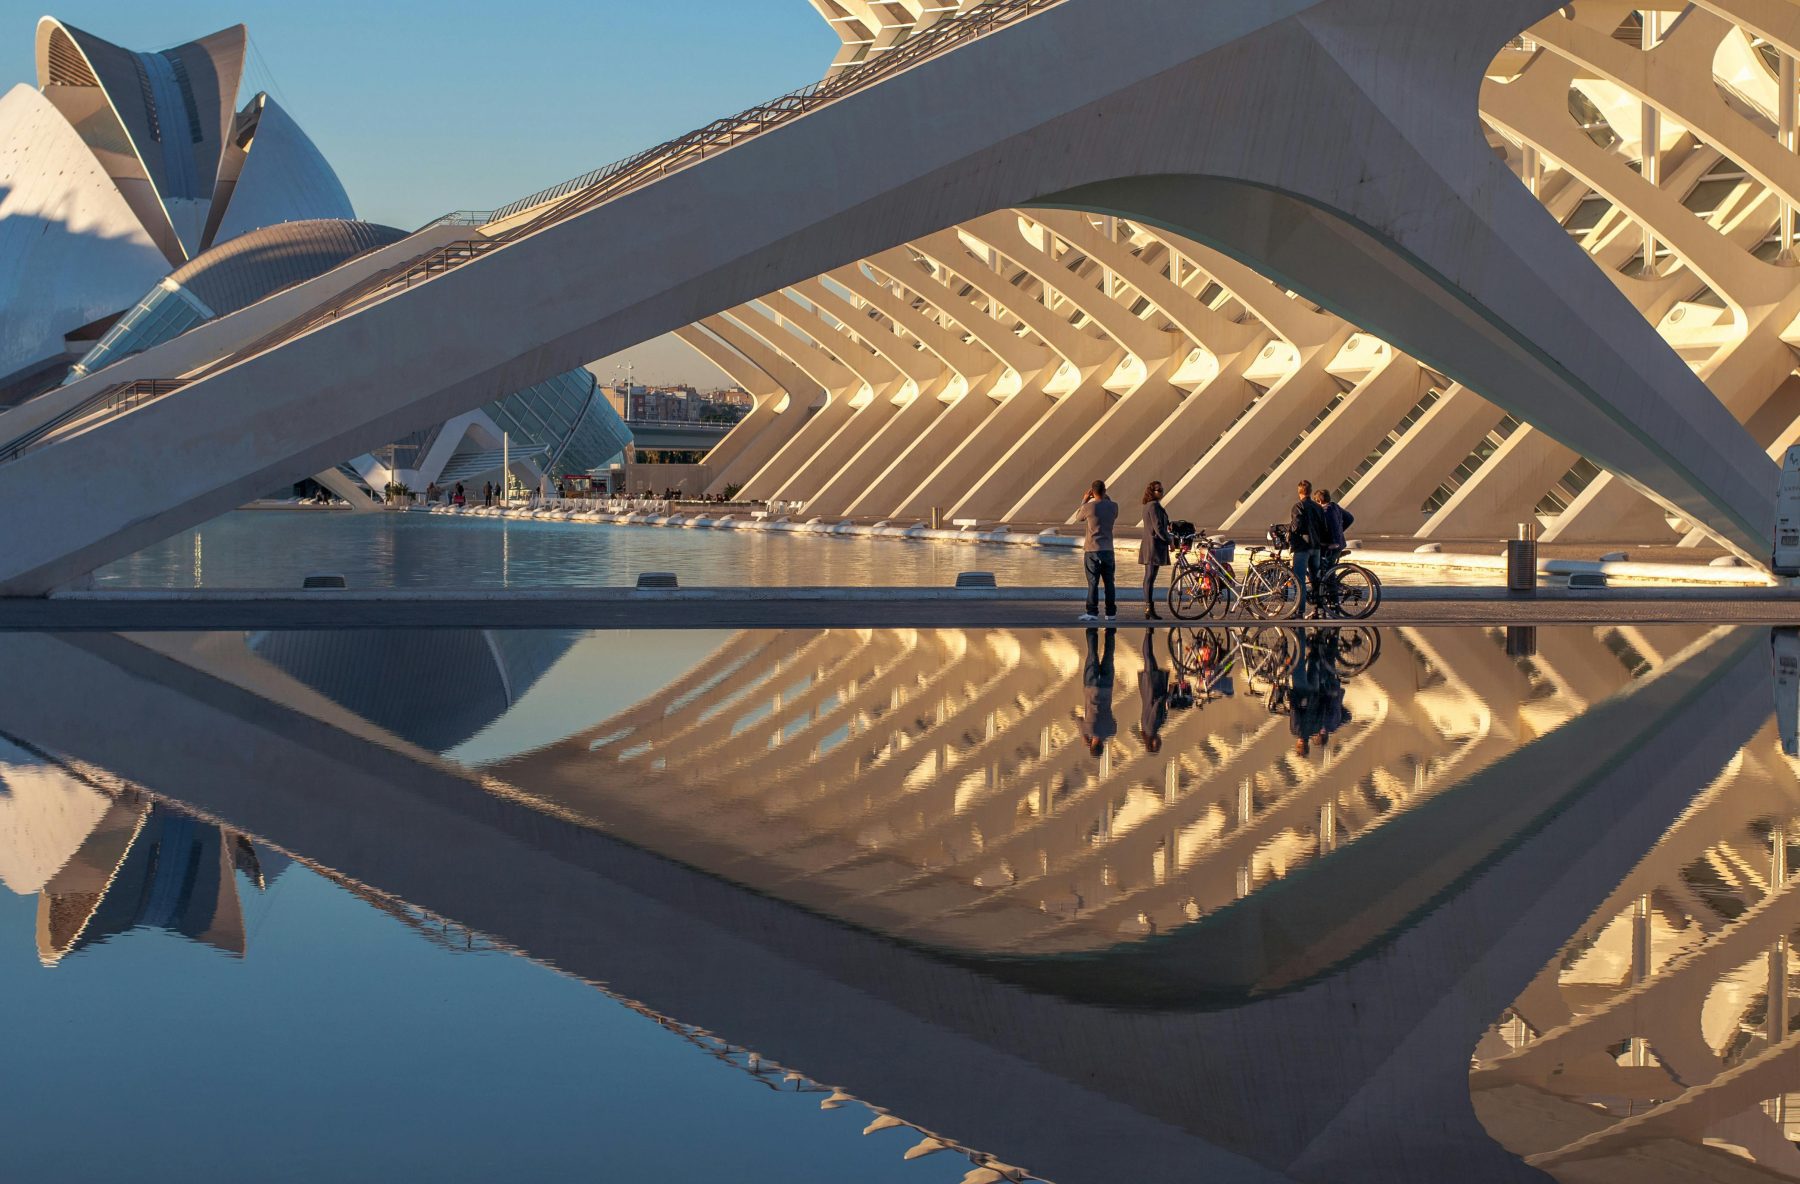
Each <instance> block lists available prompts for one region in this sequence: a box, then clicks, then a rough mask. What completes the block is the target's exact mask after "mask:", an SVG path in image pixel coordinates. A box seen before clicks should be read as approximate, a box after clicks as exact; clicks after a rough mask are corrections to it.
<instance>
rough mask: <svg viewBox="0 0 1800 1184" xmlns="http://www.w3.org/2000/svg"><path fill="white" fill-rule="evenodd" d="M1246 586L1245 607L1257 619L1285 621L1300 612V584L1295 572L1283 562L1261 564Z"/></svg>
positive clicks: (1251, 574) (1272, 561) (1255, 568)
mask: <svg viewBox="0 0 1800 1184" xmlns="http://www.w3.org/2000/svg"><path fill="white" fill-rule="evenodd" d="M1244 583H1245V589H1244V594H1243V596H1244V605H1245V607H1246V608H1248V609H1249V610H1250V612H1251V613H1252V614H1253V615H1254V616H1258V617H1261V618H1262V619H1263V620H1265V621H1285V620H1287V619H1288V618H1289V617H1291V616H1293V615H1294V614H1295V613H1296V612H1298V611H1299V609H1300V581H1299V580H1297V579H1295V578H1294V569H1293V568H1291V567H1289V566H1288V565H1287V564H1285V563H1283V562H1281V561H1280V560H1279V559H1265V560H1263V561H1262V562H1261V563H1259V564H1257V565H1256V566H1255V567H1254V568H1252V569H1251V570H1250V573H1249V575H1248V576H1247V577H1246V578H1245V580H1244ZM1252 589H1254V591H1252Z"/></svg>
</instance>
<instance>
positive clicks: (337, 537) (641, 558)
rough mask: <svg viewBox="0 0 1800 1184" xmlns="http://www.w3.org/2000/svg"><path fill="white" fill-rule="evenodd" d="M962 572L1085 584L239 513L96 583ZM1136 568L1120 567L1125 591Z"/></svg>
mask: <svg viewBox="0 0 1800 1184" xmlns="http://www.w3.org/2000/svg"><path fill="white" fill-rule="evenodd" d="M966 570H980V571H991V572H993V573H994V575H995V577H996V578H997V579H998V580H999V581H1000V582H1001V583H1003V584H1010V585H1013V586H1015V587H1018V586H1033V587H1039V586H1045V585H1052V584H1079V583H1080V582H1081V578H1082V575H1081V556H1080V554H1079V552H1070V551H1042V550H1039V549H1038V548H1036V547H1000V546H976V545H972V544H971V545H969V546H956V545H946V544H941V543H930V542H910V541H904V540H899V539H869V538H839V537H836V536H820V535H794V534H790V533H786V532H763V531H745V532H741V533H740V532H736V531H721V530H677V529H665V528H660V527H645V526H613V525H611V524H605V523H592V522H586V523H583V522H532V521H525V522H521V521H513V520H510V519H485V518H478V519H469V518H462V519H459V518H452V517H449V516H446V515H438V514H422V513H420V514H345V513H330V512H306V511H282V510H239V511H236V512H234V513H230V514H226V515H225V516H223V517H221V518H218V519H216V520H214V521H212V522H209V523H207V524H206V525H204V526H199V527H195V528H194V529H192V530H187V531H183V532H181V533H180V534H178V535H175V536H173V537H172V538H169V539H165V540H164V541H162V542H160V543H157V544H156V545H155V546H152V547H147V548H145V549H144V550H142V551H140V552H138V553H137V554H135V555H132V556H130V557H128V558H126V559H122V560H120V561H119V562H117V563H112V564H108V565H107V566H106V567H103V568H101V569H100V571H99V572H98V573H96V576H95V582H96V583H97V584H98V585H99V586H101V587H125V588H130V587H145V588H297V587H299V586H300V581H301V580H302V579H303V578H304V577H305V576H306V575H308V574H309V573H311V572H338V573H341V574H342V575H344V576H345V577H346V578H347V580H348V582H349V584H350V586H351V587H353V588H434V587H450V588H581V587H588V588H604V587H626V586H629V585H631V584H633V583H635V582H636V580H637V576H638V573H640V572H646V571H672V572H674V573H676V575H677V576H678V577H679V578H680V580H681V582H682V584H683V585H685V586H688V587H694V586H709V587H710V586H726V587H729V586H733V585H736V586H743V587H782V586H796V585H797V586H822V587H840V586H874V587H885V586H890V585H903V584H915V585H924V586H939V587H941V586H945V585H949V584H953V583H954V582H955V581H956V573H957V572H959V571H966ZM1140 576H1141V570H1140V569H1136V568H1129V569H1127V570H1124V571H1123V572H1122V574H1121V578H1122V579H1124V580H1125V581H1126V583H1127V585H1128V586H1129V585H1130V584H1132V583H1134V582H1135V581H1136V580H1137V579H1138V578H1139V577H1140Z"/></svg>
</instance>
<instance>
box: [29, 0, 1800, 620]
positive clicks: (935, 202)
mask: <svg viewBox="0 0 1800 1184" xmlns="http://www.w3.org/2000/svg"><path fill="white" fill-rule="evenodd" d="M818 7H820V9H821V11H822V12H824V14H825V15H826V17H827V19H829V20H831V22H832V24H833V26H834V27H835V28H837V29H838V30H839V31H840V32H841V33H842V34H843V35H844V41H845V50H844V53H843V54H842V55H840V56H839V58H838V60H837V61H836V62H835V63H834V64H833V65H832V67H831V68H830V71H829V73H828V76H827V77H826V79H825V80H823V81H821V82H820V83H817V84H814V85H813V86H811V87H808V88H805V89H804V90H801V91H798V92H795V93H793V94H790V95H786V96H783V97H781V98H779V99H776V100H773V101H771V102H768V103H765V104H762V105H760V106H758V107H756V108H753V109H751V110H750V111H746V112H743V113H740V114H738V115H735V116H731V117H729V118H725V119H720V120H717V121H715V122H714V123H712V124H709V125H708V126H707V127H705V128H703V129H699V130H698V131H696V132H694V133H691V134H689V135H687V136H683V137H681V138H679V139H677V140H674V141H671V142H670V143H668V144H664V145H659V146H657V147H655V148H652V149H649V150H647V151H645V152H643V153H640V154H639V155H638V156H635V157H633V158H631V159H629V160H626V161H623V162H620V163H618V164H616V165H613V166H609V167H607V168H604V169H600V170H597V171H595V172H592V173H589V174H585V175H583V176H582V177H579V178H576V179H575V180H573V181H571V182H569V183H567V184H566V185H563V186H558V187H557V188H555V189H553V190H549V191H546V192H545V193H542V194H537V195H534V196H533V197H530V198H527V199H524V200H523V201H520V202H516V203H513V204H512V205H510V206H508V207H506V208H504V209H502V210H500V211H495V212H492V213H489V214H483V215H480V216H468V215H459V216H456V217H452V218H449V219H445V220H440V222H438V223H435V224H433V225H432V226H430V227H427V228H425V229H424V230H422V231H420V232H418V233H416V234H414V235H412V236H409V237H408V238H406V239H402V240H400V241H399V242H396V243H393V244H391V245H389V246H386V247H383V248H380V249H378V250H375V251H371V252H369V253H367V254H365V255H363V256H360V257H358V259H355V260H351V261H350V262H348V263H346V264H344V265H343V266H340V267H338V268H336V269H334V270H333V271H330V272H328V273H326V274H324V275H322V276H319V277H317V278H316V279H315V280H312V281H309V282H308V283H306V284H299V285H295V286H293V287H290V288H286V289H283V290H281V291H278V292H275V293H273V294H271V295H270V296H269V297H267V298H266V299H264V300H262V301H260V302H258V303H255V304H252V305H249V306H247V307H245V308H242V309H240V310H238V311H237V312H235V313H233V314H231V315H230V316H224V317H220V318H218V319H217V320H216V321H213V322H209V323H208V324H206V325H203V326H200V327H198V328H196V329H193V330H190V331H189V332H188V333H185V334H183V335H182V336H180V337H178V338H176V339H174V340H172V341H169V342H166V343H164V344H163V345H161V346H157V347H155V348H153V349H149V350H146V351H144V352H143V353H141V354H138V355H135V356H134V357H132V358H128V359H126V360H125V361H123V362H119V363H115V364H114V365H113V366H111V367H108V368H107V370H106V371H103V372H101V373H98V374H93V375H89V376H87V377H86V378H83V379H80V380H78V381H75V382H71V383H69V384H68V385H67V386H64V387H62V388H60V389H59V390H57V391H54V392H52V393H51V394H49V395H46V396H43V397H41V398H39V399H34V400H32V401H31V402H30V403H27V404H25V405H23V406H20V407H18V408H15V409H14V410H12V411H9V412H7V413H6V414H4V415H0V499H3V500H6V501H8V503H9V504H14V505H24V504H30V505H32V506H33V507H34V508H35V507H36V506H37V505H39V503H41V504H42V507H43V513H42V514H37V513H35V512H34V513H33V514H30V515H26V516H24V520H27V521H31V522H33V523H34V532H33V534H32V535H31V536H29V537H24V538H21V539H19V540H17V541H16V543H15V545H11V546H8V547H6V548H3V549H0V589H4V590H8V591H13V592H30V591H43V590H46V589H48V588H51V587H55V586H57V585H58V584H60V583H63V582H65V581H68V580H70V579H76V578H79V577H80V576H81V575H82V574H83V573H85V572H87V571H90V570H92V568H93V567H95V566H97V565H98V564H99V563H103V562H105V561H107V560H108V559H110V558H113V557H116V556H118V555H122V554H126V553H129V552H130V551H131V550H133V549H135V548H136V547H139V546H143V545H145V544H147V543H149V542H153V541H155V540H156V539H158V538H160V537H163V536H165V535H167V534H169V533H171V532H173V531H174V530H177V529H180V528H182V527H184V526H186V525H190V524H193V523H196V522H199V521H203V520H205V519H206V518H208V517H211V516H213V515H216V514H218V513H221V512H223V511H225V510H227V509H229V508H231V507H232V506H234V505H237V504H241V503H242V502H243V501H244V500H247V499H248V498H249V497H253V496H256V495H258V494H260V493H262V492H264V491H265V490H267V489H268V488H271V487H272V486H274V485H276V484H278V483H280V482H281V481H285V480H292V479H293V478H294V477H295V476H298V475H304V474H306V473H309V472H319V471H321V470H329V469H331V468H332V467H333V466H335V465H336V464H338V463H339V462H340V461H341V460H342V459H343V458H344V457H345V456H350V455H356V454H358V453H361V452H367V451H370V450H374V449H377V448H379V447H381V446H383V445H384V444H386V443H387V442H390V441H393V440H396V439H399V438H402V437H404V436H406V434H407V433H410V432H415V431H421V430H429V429H431V427H432V425H436V424H443V423H444V422H445V421H446V420H448V419H450V418H452V417H455V416H458V415H464V414H468V413H470V412H472V411H474V410H476V409H478V408H481V407H483V406H486V405H488V404H490V403H492V402H493V401H494V400H495V399H497V398H499V397H501V396H503V395H504V394H505V393H507V392H509V391H515V390H519V389H521V388H524V387H528V386H530V385H532V384H535V383H540V382H544V381H546V380H547V379H548V378H551V377H553V376H555V375H558V374H562V373H566V372H568V371H569V370H570V369H571V368H572V367H574V366H577V365H580V364H582V363H583V362H585V361H587V360H590V359H592V358H595V357H601V356H606V355H607V354H610V353H613V352H616V351H617V350H619V349H623V348H627V347H629V346H631V345H634V344H636V343H638V342H641V341H643V340H646V339H648V338H649V337H652V336H655V335H658V334H661V333H665V332H671V331H675V332H679V333H681V334H682V335H683V336H684V337H685V338H686V339H687V340H689V341H690V342H691V343H692V344H694V346H695V347H696V348H697V349H699V350H700V351H701V352H702V353H704V354H706V355H707V356H708V357H710V358H711V359H712V360H713V361H715V362H717V363H718V364H719V365H721V366H722V367H724V368H725V369H726V370H727V371H728V372H730V373H731V374H732V375H733V376H734V377H735V378H736V379H737V380H738V381H739V383H740V384H742V385H743V386H744V387H745V388H746V389H747V390H749V391H750V392H751V393H752V394H753V395H754V396H755V398H756V400H757V406H756V409H755V410H754V411H753V412H752V414H750V415H749V416H747V417H746V419H745V420H744V421H743V423H742V424H740V425H739V426H738V428H736V429H735V430H734V431H733V432H732V433H731V435H730V436H729V437H728V438H727V439H726V440H725V441H724V442H723V443H722V444H721V445H720V446H719V447H718V448H717V449H716V450H715V452H714V454H713V456H712V458H711V461H710V464H711V469H710V472H709V473H708V475H707V482H708V486H709V488H711V489H713V490H715V491H723V490H724V489H725V488H726V487H727V486H732V485H736V486H740V487H742V488H743V490H744V491H746V492H748V493H749V494H751V495H752V496H765V497H771V498H780V499H782V500H785V501H798V502H802V503H804V504H805V505H806V506H807V508H808V511H809V512H810V513H816V514H817V515H820V516H827V515H829V516H844V517H866V518H868V519H870V520H877V519H884V518H885V519H889V520H907V519H911V520H918V519H920V518H923V517H924V516H926V514H927V513H928V512H929V511H930V509H931V508H933V507H938V508H942V509H944V510H946V511H948V512H949V513H950V514H951V515H953V516H957V517H967V518H975V519H977V520H980V521H985V522H991V523H999V522H1008V523H1050V522H1056V521H1059V520H1062V519H1063V518H1064V517H1065V516H1066V515H1067V514H1068V513H1069V511H1070V507H1071V501H1072V500H1073V498H1074V497H1076V496H1078V494H1079V491H1080V489H1081V488H1082V487H1083V486H1085V485H1086V484H1087V482H1088V481H1089V480H1091V479H1093V478H1094V477H1106V478H1109V479H1110V480H1111V481H1113V482H1114V483H1116V484H1118V485H1120V486H1122V487H1123V488H1124V489H1125V491H1126V494H1127V496H1128V497H1129V495H1130V493H1131V492H1132V491H1133V488H1134V487H1136V486H1138V485H1141V484H1142V483H1144V482H1147V481H1148V480H1150V479H1158V480H1161V481H1163V482H1164V483H1165V485H1167V486H1168V487H1169V488H1170V502H1171V506H1172V508H1173V509H1175V510H1176V512H1177V513H1178V514H1179V515H1180V516H1181V517H1186V518H1191V519H1193V520H1195V521H1196V522H1200V523H1202V524H1205V525H1208V526H1224V527H1227V528H1230V529H1240V528H1241V529H1243V530H1244V531H1245V532H1246V533H1253V532H1260V531H1261V529H1262V527H1263V525H1264V524H1265V523H1266V522H1268V521H1270V520H1271V519H1272V518H1273V517H1275V516H1277V515H1278V513H1279V510H1280V507H1281V504H1282V503H1283V502H1285V500H1286V498H1287V496H1288V494H1287V490H1289V489H1291V486H1292V482H1293V480H1294V479H1295V478H1296V477H1302V476H1304V477H1308V478H1311V479H1312V480H1314V481H1315V483H1318V484H1322V485H1327V486H1330V487H1334V488H1336V489H1338V490H1339V491H1341V493H1342V494H1343V496H1344V500H1345V501H1346V502H1347V503H1348V504H1349V505H1350V506H1351V508H1352V509H1353V510H1354V512H1355V513H1356V515H1357V518H1358V524H1359V529H1362V530H1365V531H1366V532H1369V533H1375V532H1381V533H1399V534H1420V535H1422V536H1424V537H1426V538H1476V539H1493V538H1496V537H1498V536H1500V535H1502V534H1506V535H1510V534H1511V532H1512V529H1513V527H1514V525H1515V524H1516V523H1518V522H1521V521H1528V520H1530V519H1531V518H1532V517H1533V516H1534V515H1536V516H1538V517H1540V518H1541V519H1543V520H1544V521H1545V522H1546V523H1547V524H1548V526H1549V528H1550V533H1551V536H1552V537H1554V538H1563V539H1599V538H1604V539H1607V540H1615V539H1616V540H1621V541H1622V540H1627V539H1661V540H1666V541H1688V542H1693V543H1699V542H1702V541H1705V540H1709V539H1710V540H1713V541H1715V542H1717V543H1720V544H1723V545H1724V546H1725V547H1727V548H1729V549H1730V550H1732V551H1734V552H1735V553H1737V554H1738V555H1740V556H1742V557H1746V558H1748V559H1750V560H1752V561H1754V562H1759V563H1760V562H1762V561H1763V560H1764V559H1766V557H1767V555H1768V550H1769V532H1770V524H1771V520H1772V517H1773V513H1772V507H1773V496H1774V489H1775V485H1776V477H1777V468H1776V466H1775V464H1774V463H1773V461H1772V460H1771V459H1770V457H1771V452H1772V451H1774V450H1778V449H1780V448H1782V447H1784V446H1785V445H1786V444H1787V443H1788V442H1790V437H1792V436H1794V435H1796V434H1800V430H1797V428H1796V425H1797V424H1800V405H1796V404H1795V403H1794V401H1793V397H1794V392H1795V390H1796V389H1800V388H1796V387H1795V385H1794V384H1793V382H1792V381H1791V376H1792V375H1793V373H1794V368H1795V367H1794V355H1793V350H1792V347H1791V346H1790V344H1789V341H1790V339H1792V340H1796V341H1800V332H1796V331H1795V330H1794V329H1793V328H1792V325H1793V324H1794V321H1795V318H1796V316H1797V315H1800V297H1797V296H1796V293H1795V285H1793V284H1792V283H1791V282H1789V281H1790V276H1791V274H1794V273H1791V272H1790V271H1789V263H1790V261H1791V257H1792V254H1793V252H1792V249H1791V245H1792V243H1793V240H1794V233H1793V216H1792V209H1793V207H1794V206H1795V205H1796V204H1800V160H1796V157H1795V154H1794V152H1793V151H1792V149H1791V145H1792V144H1793V141H1794V130H1793V129H1794V122H1795V120H1794V106H1795V104H1794V102H1793V98H1794V94H1795V91H1796V87H1795V85H1794V67H1793V60H1794V57H1795V55H1796V54H1797V53H1800V5H1796V4H1795V3H1792V2H1791V0H1704V2H1703V3H1695V4H1687V5H1681V6H1675V7H1670V8H1667V9H1654V10H1642V9H1637V8H1633V7H1630V6H1628V5H1626V4H1623V3H1613V2H1610V0H1588V2H1583V3H1578V4H1576V5H1573V6H1561V7H1559V6H1557V5H1556V4H1554V3H1553V2H1552V0H1494V2H1490V3H1483V4H1481V5H1444V4H1440V3H1430V2H1427V0H1262V2H1258V3H1249V2H1247V0H1222V2H1221V3H1218V4H1207V5H1171V4H1168V3H1166V2H1165V0H985V2H980V3H960V4H956V5H951V4H950V3H949V2H948V0H941V2H940V3H936V4H928V3H923V2H917V0H891V2H883V3H872V4H858V3H851V2H849V0H832V2H830V3H824V2H822V3H821V4H820V5H818ZM202 440H203V441H204V445H203V446H204V447H205V448H206V450H207V456H208V464H207V466H206V467H205V469H204V470H203V471H200V470H195V469H184V470H183V471H182V472H181V473H180V474H179V475H177V474H174V473H169V472H155V473H151V472H145V473H143V474H141V475H140V476H133V477H131V478H130V479H126V480H120V481H117V482H114V483H112V484H111V485H110V486H109V488H107V489H105V490H91V489H87V488H85V487H81V488H76V487H75V485H74V484H73V483H74V482H76V481H77V480H78V477H77V476H76V475H77V474H80V473H82V472H85V471H94V470H95V468H96V467H98V468H102V469H104V470H105V471H108V472H118V473H130V472H132V471H133V468H134V459H135V458H138V457H141V456H143V455H144V454H145V453H146V451H149V450H155V449H160V448H171V447H177V446H181V447H189V446H192V447H200V446H202V445H201V441H202ZM139 467H141V466H139ZM40 527H41V533H40V531H39V528H40ZM8 541H9V542H13V540H8Z"/></svg>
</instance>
